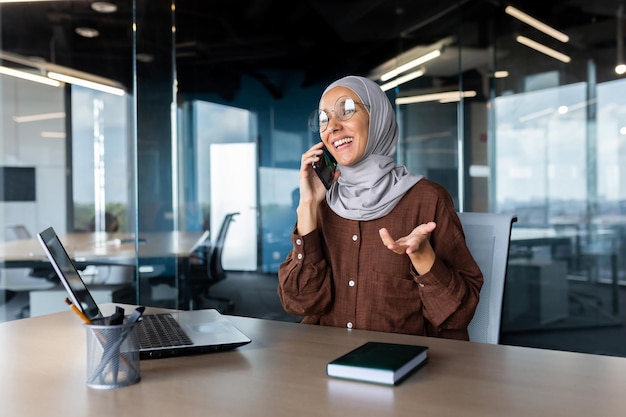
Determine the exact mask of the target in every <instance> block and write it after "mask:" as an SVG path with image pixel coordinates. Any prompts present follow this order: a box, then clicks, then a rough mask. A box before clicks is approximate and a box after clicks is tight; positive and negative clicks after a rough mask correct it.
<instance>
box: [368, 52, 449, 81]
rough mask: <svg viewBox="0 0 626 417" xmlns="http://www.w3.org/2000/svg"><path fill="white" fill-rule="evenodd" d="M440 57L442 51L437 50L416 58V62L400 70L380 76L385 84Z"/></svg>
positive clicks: (408, 63)
mask: <svg viewBox="0 0 626 417" xmlns="http://www.w3.org/2000/svg"><path fill="white" fill-rule="evenodd" d="M440 55H441V50H440V49H435V50H434V51H430V52H429V53H427V54H425V55H422V56H420V57H419V58H415V59H414V60H412V61H409V62H407V63H406V64H403V65H400V66H399V67H398V68H395V69H393V70H391V71H389V72H386V73H384V74H383V75H381V76H380V80H381V81H383V82H384V81H388V80H390V79H392V78H394V77H397V76H398V75H399V74H402V73H403V72H406V71H408V70H411V69H413V68H415V67H418V66H420V65H422V64H423V63H425V62H428V61H431V60H433V59H435V58H437V57H438V56H440Z"/></svg>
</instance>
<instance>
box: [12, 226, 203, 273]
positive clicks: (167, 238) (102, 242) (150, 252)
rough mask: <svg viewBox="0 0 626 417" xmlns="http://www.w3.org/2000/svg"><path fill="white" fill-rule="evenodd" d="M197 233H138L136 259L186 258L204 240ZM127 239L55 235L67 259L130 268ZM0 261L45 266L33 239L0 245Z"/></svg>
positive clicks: (132, 251)
mask: <svg viewBox="0 0 626 417" xmlns="http://www.w3.org/2000/svg"><path fill="white" fill-rule="evenodd" d="M204 236H205V235H203V234H202V233H201V232H150V233H141V234H140V235H139V237H140V243H139V256H140V257H142V258H151V257H168V256H181V257H184V256H187V255H189V253H190V252H191V249H192V248H193V247H194V245H195V244H196V243H197V242H198V240H199V239H200V238H201V237H202V238H203V237H204ZM129 238H131V236H128V235H123V234H118V233H104V232H100V233H67V234H59V239H61V243H63V246H64V247H65V249H66V250H67V252H68V254H69V255H70V257H71V258H72V259H74V260H76V261H78V262H81V261H97V260H99V259H100V260H106V261H118V262H120V263H129V262H130V263H131V264H134V260H135V258H136V255H135V249H136V248H135V243H134V241H133V240H132V239H131V240H128V239H129ZM0 261H4V262H6V263H7V264H10V263H14V264H16V265H18V266H23V265H27V264H28V263H29V262H30V263H37V262H42V261H44V262H46V261H47V258H46V255H45V253H44V252H43V249H42V248H41V245H40V244H39V242H38V241H37V238H31V239H20V240H12V241H7V242H0ZM9 266H10V265H9Z"/></svg>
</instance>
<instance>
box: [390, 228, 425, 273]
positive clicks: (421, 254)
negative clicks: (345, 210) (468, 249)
mask: <svg viewBox="0 0 626 417" xmlns="http://www.w3.org/2000/svg"><path fill="white" fill-rule="evenodd" d="M435 227H437V225H436V224H435V222H428V223H424V224H420V225H419V226H417V227H416V228H415V229H413V230H412V231H411V233H410V234H409V235H407V236H404V237H401V238H398V239H394V238H393V237H392V236H391V234H390V233H389V231H388V230H387V229H386V228H384V227H383V228H382V229H380V230H379V231H378V233H379V234H380V238H381V240H382V241H383V244H384V245H385V246H386V247H387V249H389V250H391V251H393V252H395V253H397V254H399V255H402V254H407V255H408V256H409V258H410V259H411V262H412V263H413V266H415V269H416V270H417V272H418V273H420V274H424V273H426V272H428V271H430V268H431V267H432V265H433V263H434V262H435V251H434V250H433V248H432V246H431V245H430V234H431V233H432V232H433V230H435Z"/></svg>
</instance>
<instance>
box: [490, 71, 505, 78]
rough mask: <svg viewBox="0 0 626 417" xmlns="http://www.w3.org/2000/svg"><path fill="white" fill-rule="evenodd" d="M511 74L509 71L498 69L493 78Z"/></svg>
mask: <svg viewBox="0 0 626 417" xmlns="http://www.w3.org/2000/svg"><path fill="white" fill-rule="evenodd" d="M508 76H509V72H508V71H496V72H494V73H493V78H506V77H508Z"/></svg>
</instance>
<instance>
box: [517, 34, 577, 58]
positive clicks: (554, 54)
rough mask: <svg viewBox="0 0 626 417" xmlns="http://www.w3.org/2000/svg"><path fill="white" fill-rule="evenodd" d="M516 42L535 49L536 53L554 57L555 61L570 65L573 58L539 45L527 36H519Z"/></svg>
mask: <svg viewBox="0 0 626 417" xmlns="http://www.w3.org/2000/svg"><path fill="white" fill-rule="evenodd" d="M515 40H516V41H518V42H519V43H521V44H522V45H526V46H528V47H529V48H532V49H534V50H535V51H539V52H541V53H542V54H546V55H548V56H549V57H552V58H554V59H558V60H559V61H561V62H565V63H566V64H568V63H569V62H570V61H571V60H572V58H570V57H569V56H568V55H565V54H563V53H561V52H559V51H555V50H554V49H552V48H548V47H547V46H545V45H543V44H541V43H539V42H535V41H533V40H532V39H528V38H527V37H526V36H521V35H520V36H518V37H517V38H515Z"/></svg>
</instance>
